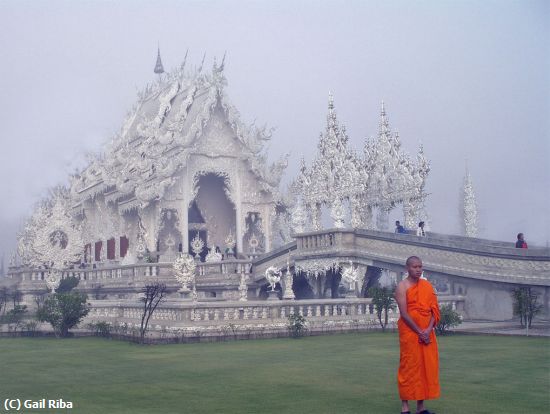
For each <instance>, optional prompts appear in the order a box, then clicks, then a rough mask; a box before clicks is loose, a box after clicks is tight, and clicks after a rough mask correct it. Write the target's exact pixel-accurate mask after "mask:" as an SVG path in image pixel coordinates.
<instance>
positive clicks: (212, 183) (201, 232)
mask: <svg viewBox="0 0 550 414" xmlns="http://www.w3.org/2000/svg"><path fill="white" fill-rule="evenodd" d="M227 180H228V178H227V177H224V176H222V175H218V174H216V173H207V174H204V175H201V176H200V177H199V179H198V182H197V184H196V186H197V188H198V191H197V196H196V197H195V199H194V200H193V202H192V203H191V205H190V207H189V210H188V213H189V214H188V223H189V253H190V254H193V250H192V242H193V239H195V238H196V237H197V234H198V237H199V238H200V239H201V240H202V241H203V242H204V249H203V251H202V252H201V253H200V256H201V260H204V258H205V257H206V255H207V254H208V251H209V250H212V252H215V251H221V252H224V251H225V249H226V247H227V246H226V239H227V237H228V236H229V235H230V234H231V235H233V237H235V235H236V213H235V206H234V204H233V203H232V202H231V200H229V197H228V194H229V189H228V187H227Z"/></svg>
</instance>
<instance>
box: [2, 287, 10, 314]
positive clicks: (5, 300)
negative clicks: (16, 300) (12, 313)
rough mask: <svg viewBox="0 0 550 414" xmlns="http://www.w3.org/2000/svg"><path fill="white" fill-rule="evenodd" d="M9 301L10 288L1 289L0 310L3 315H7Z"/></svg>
mask: <svg viewBox="0 0 550 414" xmlns="http://www.w3.org/2000/svg"><path fill="white" fill-rule="evenodd" d="M8 300H10V295H9V291H8V288H7V287H6V286H3V287H1V288H0V310H1V311H2V314H3V315H5V314H6V304H7V303H8Z"/></svg>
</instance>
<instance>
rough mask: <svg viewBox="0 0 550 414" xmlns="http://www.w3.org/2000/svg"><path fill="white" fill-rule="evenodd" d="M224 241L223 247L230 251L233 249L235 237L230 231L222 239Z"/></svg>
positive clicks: (235, 241) (235, 242)
mask: <svg viewBox="0 0 550 414" xmlns="http://www.w3.org/2000/svg"><path fill="white" fill-rule="evenodd" d="M224 243H225V247H227V248H228V249H229V250H230V251H233V249H235V246H236V245H237V240H236V239H235V236H234V235H233V232H232V231H230V232H229V234H228V235H227V237H226V238H225V240H224Z"/></svg>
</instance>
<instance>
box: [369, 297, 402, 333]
mask: <svg viewBox="0 0 550 414" xmlns="http://www.w3.org/2000/svg"><path fill="white" fill-rule="evenodd" d="M394 292H395V286H392V287H391V288H389V287H372V288H370V289H369V296H370V297H371V298H372V304H373V305H374V309H375V310H376V316H377V317H378V322H380V326H381V327H382V330H384V331H385V330H386V327H387V326H388V312H389V310H390V309H391V310H395V309H396V304H395V300H394V299H393V296H394ZM382 314H384V321H383V322H382Z"/></svg>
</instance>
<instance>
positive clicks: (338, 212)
mask: <svg viewBox="0 0 550 414" xmlns="http://www.w3.org/2000/svg"><path fill="white" fill-rule="evenodd" d="M330 217H331V218H332V220H334V227H336V228H337V229H341V228H343V227H344V218H345V212H344V206H343V205H342V200H340V199H339V198H338V197H336V198H335V199H334V201H333V202H332V209H331V211H330Z"/></svg>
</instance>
